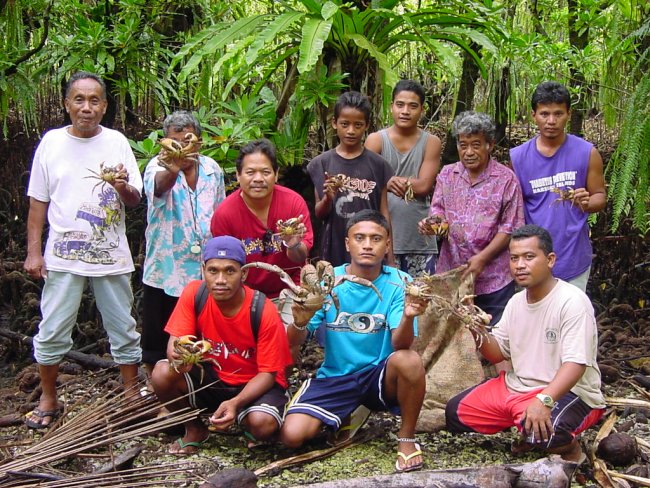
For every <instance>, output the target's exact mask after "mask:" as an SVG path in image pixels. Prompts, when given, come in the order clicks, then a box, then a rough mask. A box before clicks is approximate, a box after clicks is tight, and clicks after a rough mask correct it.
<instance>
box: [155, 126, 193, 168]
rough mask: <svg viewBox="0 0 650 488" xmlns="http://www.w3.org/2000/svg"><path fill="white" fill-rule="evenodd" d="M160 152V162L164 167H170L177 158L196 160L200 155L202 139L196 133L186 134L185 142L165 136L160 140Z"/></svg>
mask: <svg viewBox="0 0 650 488" xmlns="http://www.w3.org/2000/svg"><path fill="white" fill-rule="evenodd" d="M158 144H159V145H160V147H161V149H160V153H159V154H158V164H159V165H160V166H162V167H163V168H167V169H169V168H170V167H171V166H172V164H173V161H174V160H175V159H180V160H190V161H193V162H196V161H197V160H198V157H199V153H198V150H199V147H200V146H201V140H200V139H199V138H198V137H196V134H192V133H191V132H190V133H187V134H185V143H180V142H178V141H175V140H174V139H170V138H168V137H165V138H163V139H159V140H158Z"/></svg>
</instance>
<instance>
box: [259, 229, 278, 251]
mask: <svg viewBox="0 0 650 488" xmlns="http://www.w3.org/2000/svg"><path fill="white" fill-rule="evenodd" d="M273 251H275V248H274V246H273V231H272V230H271V229H266V232H265V233H264V235H263V236H262V256H266V255H268V254H271V253H272V252H273Z"/></svg>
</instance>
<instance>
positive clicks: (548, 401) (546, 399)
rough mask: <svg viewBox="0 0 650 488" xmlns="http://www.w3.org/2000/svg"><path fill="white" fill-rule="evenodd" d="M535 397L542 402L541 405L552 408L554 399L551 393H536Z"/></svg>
mask: <svg viewBox="0 0 650 488" xmlns="http://www.w3.org/2000/svg"><path fill="white" fill-rule="evenodd" d="M535 398H537V399H538V400H539V401H540V402H542V405H544V406H545V407H548V408H553V407H554V406H555V404H556V402H555V400H553V397H552V396H551V395H545V394H544V393H538V394H537V395H535Z"/></svg>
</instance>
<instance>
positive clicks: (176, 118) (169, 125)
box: [163, 110, 203, 137]
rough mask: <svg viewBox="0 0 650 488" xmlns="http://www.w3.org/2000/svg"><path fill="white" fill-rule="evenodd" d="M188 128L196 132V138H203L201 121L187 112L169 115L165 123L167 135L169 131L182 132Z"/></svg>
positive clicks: (179, 111)
mask: <svg viewBox="0 0 650 488" xmlns="http://www.w3.org/2000/svg"><path fill="white" fill-rule="evenodd" d="M186 127H191V128H192V129H193V130H194V134H196V137H201V132H203V129H202V128H201V123H200V122H199V120H198V119H197V118H196V117H195V116H194V114H192V112H188V111H187V110H176V111H175V112H173V113H171V114H169V115H168V116H167V117H166V118H165V120H164V121H163V132H164V133H165V135H167V134H168V132H169V129H174V130H175V131H179V132H180V131H182V130H183V129H185V128H186Z"/></svg>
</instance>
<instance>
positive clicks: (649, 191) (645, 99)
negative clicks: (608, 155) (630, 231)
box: [606, 51, 650, 235]
mask: <svg viewBox="0 0 650 488" xmlns="http://www.w3.org/2000/svg"><path fill="white" fill-rule="evenodd" d="M649 61H650V51H646V52H645V54H643V55H642V56H641V57H640V58H639V61H638V64H637V70H636V72H635V73H633V76H634V75H635V74H637V75H640V76H639V77H640V81H639V83H638V84H637V86H636V89H635V90H634V92H633V93H632V95H631V96H630V97H629V98H628V102H627V108H626V110H625V115H624V117H623V123H622V125H621V132H620V140H619V143H618V147H617V149H616V152H615V153H614V155H613V156H612V159H611V160H610V162H609V165H608V166H607V172H606V176H607V177H608V179H609V188H608V194H609V196H610V199H611V200H612V224H611V227H612V230H613V231H615V230H616V229H618V226H619V225H620V223H621V219H622V218H623V217H625V216H627V215H631V217H632V223H633V225H634V227H635V228H636V229H637V230H638V231H639V232H640V233H641V234H642V235H645V234H646V233H647V232H648V230H650V208H649V205H650V75H649V74H648V72H647V66H648V64H649Z"/></svg>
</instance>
